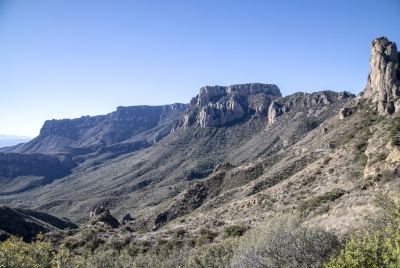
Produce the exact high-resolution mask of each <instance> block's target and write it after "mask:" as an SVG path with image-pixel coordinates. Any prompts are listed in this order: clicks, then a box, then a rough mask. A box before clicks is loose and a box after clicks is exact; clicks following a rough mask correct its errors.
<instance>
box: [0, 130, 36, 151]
mask: <svg viewBox="0 0 400 268" xmlns="http://www.w3.org/2000/svg"><path fill="white" fill-rule="evenodd" d="M32 139H33V138H32V137H27V136H16V135H5V134H0V152H2V149H4V148H2V147H10V146H15V145H17V144H20V143H25V142H29V141H30V140H32Z"/></svg>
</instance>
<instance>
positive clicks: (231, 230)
mask: <svg viewBox="0 0 400 268" xmlns="http://www.w3.org/2000/svg"><path fill="white" fill-rule="evenodd" d="M244 232H245V228H244V226H239V225H230V226H225V227H224V228H223V229H222V231H221V237H222V238H228V237H234V236H242V235H243V234H244Z"/></svg>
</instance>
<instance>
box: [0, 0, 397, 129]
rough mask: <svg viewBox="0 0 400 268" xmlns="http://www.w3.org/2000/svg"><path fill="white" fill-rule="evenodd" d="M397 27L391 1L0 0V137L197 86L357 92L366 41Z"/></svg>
mask: <svg viewBox="0 0 400 268" xmlns="http://www.w3.org/2000/svg"><path fill="white" fill-rule="evenodd" d="M399 25H400V0H314V1H311V0H292V1H289V0H282V1H277V0H264V1H256V0H255V1H251V0H248V1H244V0H243V1H235V0H229V1H220V0H212V1H211V0H210V1H208V0H199V1H190V0H184V1H173V0H171V1H161V0H160V1H152V0H146V1H134V0H126V1H123V0H108V1H104V0H35V1H30V0H0V96H1V97H0V98H1V99H0V100H1V101H0V133H1V134H14V135H26V136H36V135H38V134H39V130H40V127H41V126H42V124H43V122H44V121H45V120H47V119H53V118H55V119H62V118H75V117H80V116H82V115H98V114H106V113H109V112H112V111H114V110H115V109H116V107H117V106H130V105H143V104H145V105H162V104H170V103H175V102H182V103H187V102H189V101H190V99H191V98H192V97H194V96H195V95H196V94H197V93H198V90H199V88H200V87H202V86H205V85H231V84H239V83H251V82H261V83H273V84H276V85H277V86H278V87H279V88H280V89H281V91H282V94H283V95H289V94H291V93H293V92H297V91H305V92H313V91H319V90H333V91H344V90H347V91H351V92H353V93H355V94H357V93H359V92H360V91H361V90H363V88H364V86H365V84H366V79H367V75H368V72H369V57H370V43H371V41H372V40H373V39H374V38H376V37H380V36H387V37H388V38H389V40H392V41H395V42H397V43H398V45H399V46H400V30H399V29H400V28H399ZM399 49H400V48H399Z"/></svg>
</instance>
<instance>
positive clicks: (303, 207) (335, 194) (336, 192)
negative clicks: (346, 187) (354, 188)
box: [297, 189, 345, 216]
mask: <svg viewBox="0 0 400 268" xmlns="http://www.w3.org/2000/svg"><path fill="white" fill-rule="evenodd" d="M344 193H345V191H343V190H341V189H333V190H332V191H330V192H326V193H324V194H323V195H320V196H317V197H314V198H312V199H310V200H308V201H305V202H302V203H300V204H299V205H298V206H297V211H299V212H300V213H301V214H302V215H304V216H305V215H307V214H308V213H310V212H311V211H313V210H315V209H316V208H317V207H319V206H320V205H322V204H324V203H327V202H329V201H334V200H336V199H338V198H339V197H341V196H342V195H343V194H344Z"/></svg>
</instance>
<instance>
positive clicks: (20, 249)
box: [0, 234, 75, 268]
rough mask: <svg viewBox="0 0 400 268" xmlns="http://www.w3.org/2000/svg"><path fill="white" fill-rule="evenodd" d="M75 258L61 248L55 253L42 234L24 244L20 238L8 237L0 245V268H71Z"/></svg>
mask: <svg viewBox="0 0 400 268" xmlns="http://www.w3.org/2000/svg"><path fill="white" fill-rule="evenodd" d="M74 261H75V257H73V256H72V255H71V254H70V251H69V250H67V249H65V248H63V247H62V248H61V249H60V250H59V251H58V252H56V251H55V249H54V248H53V246H52V245H51V244H50V242H49V241H45V240H44V237H43V235H42V234H39V235H38V236H37V239H36V241H34V242H32V243H26V242H24V241H22V238H16V237H10V238H9V239H7V240H6V241H4V242H2V243H0V267H7V268H14V267H15V268H25V267H26V268H28V267H29V268H31V267H32V268H33V267H35V268H36V267H37V268H51V267H59V268H64V267H65V268H66V267H73V263H74Z"/></svg>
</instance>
